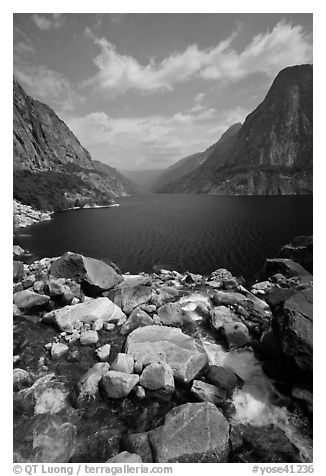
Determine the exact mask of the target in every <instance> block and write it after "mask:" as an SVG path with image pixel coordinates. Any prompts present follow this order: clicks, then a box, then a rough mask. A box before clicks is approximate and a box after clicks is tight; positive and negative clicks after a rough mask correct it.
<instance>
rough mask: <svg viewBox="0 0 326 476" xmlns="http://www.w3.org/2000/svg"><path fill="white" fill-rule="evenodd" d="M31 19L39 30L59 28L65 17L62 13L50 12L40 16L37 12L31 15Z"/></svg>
mask: <svg viewBox="0 0 326 476" xmlns="http://www.w3.org/2000/svg"><path fill="white" fill-rule="evenodd" d="M32 20H33V22H34V23H35V25H36V26H37V27H38V28H39V29H40V30H51V29H52V28H61V26H62V25H63V23H64V21H65V19H64V17H63V16H62V13H52V14H50V15H49V16H42V15H39V14H37V13H35V14H34V15H32Z"/></svg>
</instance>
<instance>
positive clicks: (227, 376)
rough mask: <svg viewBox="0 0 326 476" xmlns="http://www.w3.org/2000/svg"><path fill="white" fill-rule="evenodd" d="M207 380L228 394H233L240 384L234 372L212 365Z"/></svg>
mask: <svg viewBox="0 0 326 476" xmlns="http://www.w3.org/2000/svg"><path fill="white" fill-rule="evenodd" d="M207 380H208V381H209V382H210V383H211V384H213V385H215V386H216V387H219V388H221V389H222V390H226V391H227V392H228V393H231V392H232V391H233V390H234V389H235V387H237V385H238V384H239V378H238V377H237V375H236V374H235V373H234V372H232V370H230V369H227V368H224V367H222V366H219V365H210V367H209V372H208V375H207Z"/></svg>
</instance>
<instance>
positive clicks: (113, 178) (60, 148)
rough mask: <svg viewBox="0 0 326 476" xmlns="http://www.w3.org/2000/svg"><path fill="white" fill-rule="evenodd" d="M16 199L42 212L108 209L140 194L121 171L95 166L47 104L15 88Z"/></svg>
mask: <svg viewBox="0 0 326 476" xmlns="http://www.w3.org/2000/svg"><path fill="white" fill-rule="evenodd" d="M13 101H14V104H13V108H14V110H13V112H14V114H13V117H14V121H13V151H14V153H13V161H14V162H13V168H14V198H16V199H17V200H19V201H20V202H21V203H23V204H26V205H31V206H33V207H34V208H36V209H39V210H62V209H66V208H70V207H73V206H84V205H88V206H92V205H107V204H110V203H113V199H114V198H115V197H117V196H120V195H129V194H131V193H134V192H135V187H134V186H133V184H132V183H131V182H130V180H128V179H126V178H125V177H123V176H122V175H121V174H120V173H119V172H118V171H117V170H115V169H114V168H112V167H109V166H106V165H105V164H102V166H101V165H100V164H101V163H100V162H93V161H92V158H91V155H90V153H89V152H88V151H87V150H86V149H85V148H84V147H83V146H82V145H81V144H80V142H79V141H78V139H77V138H76V136H75V135H74V134H73V133H72V132H71V130H70V129H69V128H68V126H67V125H66V124H65V123H64V122H63V121H62V120H61V119H60V118H59V117H58V116H57V115H56V113H55V112H54V111H53V110H52V109H51V108H50V107H49V106H48V105H46V104H43V103H41V102H40V101H36V100H34V99H33V98H31V97H30V96H28V95H27V94H26V93H25V91H24V90H23V88H22V87H21V85H20V84H19V83H18V82H17V81H16V80H15V79H14V83H13Z"/></svg>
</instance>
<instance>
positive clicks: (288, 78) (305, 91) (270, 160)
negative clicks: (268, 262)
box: [157, 64, 313, 195]
mask: <svg viewBox="0 0 326 476" xmlns="http://www.w3.org/2000/svg"><path fill="white" fill-rule="evenodd" d="M312 71H313V70H312V65H309V64H305V65H298V66H293V67H289V68H285V69H284V70H282V71H281V72H280V73H279V74H278V75H277V77H276V78H275V80H274V82H273V84H272V86H271V88H270V90H269V91H268V93H267V95H266V97H265V99H264V100H263V102H262V103H261V104H260V105H259V106H258V107H257V108H256V109H255V110H254V111H253V112H252V113H251V114H249V115H248V116H247V118H246V120H245V122H244V124H243V125H242V126H241V127H239V126H238V125H235V126H232V127H231V128H230V129H229V130H228V131H227V133H226V134H224V135H223V136H222V137H221V139H220V140H219V141H218V142H217V143H216V144H215V145H214V146H212V147H210V148H209V149H207V151H205V152H204V154H205V153H206V154H207V158H206V160H205V161H203V163H202V164H201V165H200V166H199V167H197V168H196V169H195V170H193V171H192V172H191V173H190V174H187V175H184V176H182V177H181V178H180V179H178V180H176V181H175V180H174V181H173V182H170V183H168V184H165V185H164V186H162V187H161V188H159V189H158V190H157V191H158V192H167V193H203V194H213V195H278V194H281V195H292V194H310V193H312V167H313V155H312V144H313V126H312V125H313V117H312V109H313V107H312V103H313V102H312V76H313V72H312Z"/></svg>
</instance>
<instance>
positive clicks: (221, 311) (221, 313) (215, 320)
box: [210, 306, 240, 331]
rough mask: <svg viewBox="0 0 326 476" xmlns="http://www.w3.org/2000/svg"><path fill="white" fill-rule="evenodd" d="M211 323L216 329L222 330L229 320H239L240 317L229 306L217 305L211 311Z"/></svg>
mask: <svg viewBox="0 0 326 476" xmlns="http://www.w3.org/2000/svg"><path fill="white" fill-rule="evenodd" d="M210 318H211V324H212V326H213V327H214V329H215V330H217V331H218V330H220V329H221V328H222V327H223V325H224V324H226V323H227V322H234V321H239V320H240V319H239V318H238V317H237V316H236V315H235V314H234V312H232V311H231V309H229V308H228V307H225V306H217V307H214V309H211V311H210Z"/></svg>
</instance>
